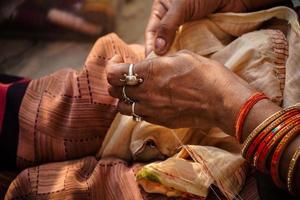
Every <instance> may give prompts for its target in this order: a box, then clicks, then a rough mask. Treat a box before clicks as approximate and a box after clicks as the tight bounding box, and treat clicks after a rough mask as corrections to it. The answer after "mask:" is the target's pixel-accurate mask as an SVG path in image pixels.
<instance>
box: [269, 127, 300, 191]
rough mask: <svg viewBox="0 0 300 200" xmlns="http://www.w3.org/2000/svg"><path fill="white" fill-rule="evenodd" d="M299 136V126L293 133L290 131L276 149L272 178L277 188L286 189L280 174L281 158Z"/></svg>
mask: <svg viewBox="0 0 300 200" xmlns="http://www.w3.org/2000/svg"><path fill="white" fill-rule="evenodd" d="M298 134H300V125H299V124H297V125H296V126H295V127H294V128H293V129H292V130H291V131H289V132H288V133H287V134H286V135H285V136H284V137H283V138H282V140H281V141H280V143H279V144H278V146H277V147H276V149H275V151H274V153H273V156H272V160H271V170H270V171H271V177H272V179H273V181H274V183H275V184H276V185H277V187H280V188H285V184H284V182H283V181H282V178H281V177H280V173H279V162H280V158H281V156H282V154H283V152H284V150H285V148H286V147H287V146H288V144H289V143H290V142H291V140H292V139H294V138H295V137H296V136H297V135H298Z"/></svg>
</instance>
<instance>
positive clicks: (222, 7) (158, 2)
mask: <svg viewBox="0 0 300 200" xmlns="http://www.w3.org/2000/svg"><path fill="white" fill-rule="evenodd" d="M243 11H246V7H245V5H244V4H243V1H242V0H154V3H153V6H152V11H151V15H150V19H149V22H148V25H147V28H146V32H145V41H146V42H145V46H146V55H148V54H149V53H150V52H151V51H153V50H154V51H155V53H156V54H158V55H163V54H164V53H166V52H167V51H168V49H169V48H170V46H171V45H172V42H173V40H174V37H175V33H176V30H177V29H178V27H179V26H180V25H182V24H183V23H185V22H188V21H192V20H198V19H201V18H202V17H204V16H206V15H208V14H210V13H214V12H243Z"/></svg>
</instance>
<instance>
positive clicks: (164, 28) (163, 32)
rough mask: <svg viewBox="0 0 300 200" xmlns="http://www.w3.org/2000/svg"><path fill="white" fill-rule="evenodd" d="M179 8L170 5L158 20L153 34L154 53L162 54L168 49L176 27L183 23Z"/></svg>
mask: <svg viewBox="0 0 300 200" xmlns="http://www.w3.org/2000/svg"><path fill="white" fill-rule="evenodd" d="M180 10H181V9H180V7H178V6H176V5H174V6H172V7H171V8H170V10H168V12H167V13H166V14H165V16H164V17H163V19H162V20H161V21H160V25H159V26H158V28H157V31H156V36H155V45H154V51H155V53H156V54H158V55H163V54H165V53H166V52H167V51H168V50H169V49H170V47H171V45H172V43H173V41H174V38H175V34H176V31H177V29H178V27H179V26H180V25H181V24H183V17H182V12H181V11H180Z"/></svg>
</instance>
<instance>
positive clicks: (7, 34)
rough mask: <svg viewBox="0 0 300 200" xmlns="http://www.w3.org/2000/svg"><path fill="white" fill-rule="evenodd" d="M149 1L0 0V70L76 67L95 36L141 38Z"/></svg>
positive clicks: (40, 72)
mask: <svg viewBox="0 0 300 200" xmlns="http://www.w3.org/2000/svg"><path fill="white" fill-rule="evenodd" d="M151 5H152V0H2V1H0V73H2V74H9V75H17V76H22V77H28V78H38V77H41V76H45V75H47V74H50V73H52V72H55V71H57V70H59V69H61V68H64V67H72V68H75V69H80V68H81V67H82V65H83V63H84V61H85V58H86V56H87V55H88V53H89V51H90V49H91V47H92V45H93V43H94V42H95V41H96V40H97V38H99V37H101V36H102V35H105V34H107V33H109V32H116V33H117V34H118V35H119V36H120V37H121V38H122V39H123V40H124V41H125V42H127V43H139V44H143V42H144V29H145V27H146V24H147V21H148V17H149V15H150V10H151Z"/></svg>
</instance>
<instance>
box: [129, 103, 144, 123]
mask: <svg viewBox="0 0 300 200" xmlns="http://www.w3.org/2000/svg"><path fill="white" fill-rule="evenodd" d="M131 112H132V119H133V120H134V121H136V122H141V121H142V120H143V119H142V117H141V116H139V115H137V114H136V113H135V102H133V103H132V104H131Z"/></svg>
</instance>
